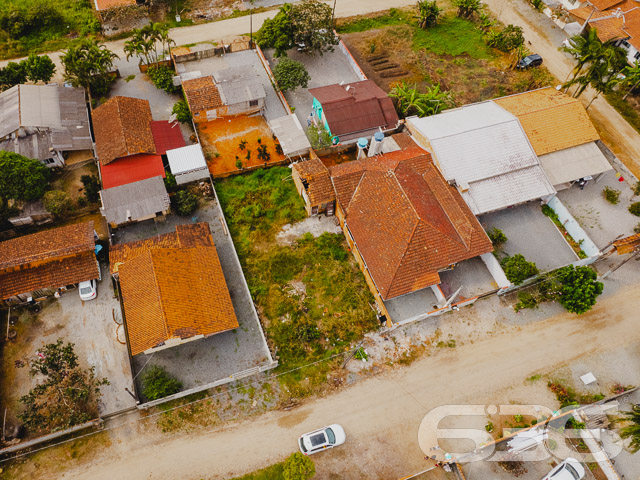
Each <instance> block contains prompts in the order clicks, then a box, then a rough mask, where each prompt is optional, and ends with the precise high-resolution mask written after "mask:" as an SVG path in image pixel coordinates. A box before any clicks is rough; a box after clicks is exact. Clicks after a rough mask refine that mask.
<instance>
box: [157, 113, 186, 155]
mask: <svg viewBox="0 0 640 480" xmlns="http://www.w3.org/2000/svg"><path fill="white" fill-rule="evenodd" d="M151 132H152V133H153V140H154V143H155V144H156V154H157V155H166V154H167V150H173V149H174V148H180V147H184V146H185V145H186V143H185V141H184V138H183V137H182V132H181V131H180V125H179V124H178V123H176V122H174V123H169V122H167V121H166V120H154V121H153V122H151Z"/></svg>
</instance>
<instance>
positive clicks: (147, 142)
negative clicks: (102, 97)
mask: <svg viewBox="0 0 640 480" xmlns="http://www.w3.org/2000/svg"><path fill="white" fill-rule="evenodd" d="M91 117H92V119H93V130H94V133H95V138H96V152H97V154H98V159H99V160H100V163H102V164H103V165H107V164H108V163H111V162H113V161H114V160H116V159H117V158H121V157H127V156H129V155H136V154H138V153H149V154H152V153H156V144H155V141H154V139H153V133H152V131H151V121H152V118H151V107H150V106H149V101H148V100H141V99H139V98H131V97H113V98H111V99H109V100H107V101H106V102H105V103H103V104H102V105H100V106H99V107H98V108H96V109H95V110H94V111H93V112H92V114H91Z"/></svg>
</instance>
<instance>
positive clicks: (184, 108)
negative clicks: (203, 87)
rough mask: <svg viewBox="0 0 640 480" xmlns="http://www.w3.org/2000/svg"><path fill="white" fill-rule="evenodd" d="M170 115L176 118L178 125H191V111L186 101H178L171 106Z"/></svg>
mask: <svg viewBox="0 0 640 480" xmlns="http://www.w3.org/2000/svg"><path fill="white" fill-rule="evenodd" d="M171 113H173V114H174V115H175V116H176V119H177V120H178V121H179V122H180V123H191V110H189V104H188V103H187V102H186V100H180V101H179V102H176V103H175V104H174V105H173V108H172V109H171Z"/></svg>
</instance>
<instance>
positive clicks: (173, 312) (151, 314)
mask: <svg viewBox="0 0 640 480" xmlns="http://www.w3.org/2000/svg"><path fill="white" fill-rule="evenodd" d="M120 287H121V290H122V302H123V305H124V310H125V319H126V322H127V331H128V334H129V344H130V346H131V354H132V355H137V354H139V353H142V352H144V351H146V350H148V349H150V348H153V347H157V346H160V345H162V344H163V343H164V342H165V341H167V340H169V339H172V338H181V339H187V338H190V337H193V336H196V335H204V336H207V335H213V334H216V333H221V332H225V331H227V330H232V329H234V328H237V327H238V326H239V325H238V320H237V318H236V314H235V312H234V309H233V304H232V303H231V296H230V294H229V290H228V288H227V283H226V281H225V278H224V274H223V272H222V266H221V265H220V260H219V258H218V254H217V252H216V248H215V247H213V246H210V247H188V248H156V249H152V250H147V251H146V253H144V254H142V255H140V256H138V257H136V258H134V259H133V260H130V261H128V262H126V263H124V264H123V265H121V266H120Z"/></svg>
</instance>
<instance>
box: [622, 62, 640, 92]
mask: <svg viewBox="0 0 640 480" xmlns="http://www.w3.org/2000/svg"><path fill="white" fill-rule="evenodd" d="M622 74H623V75H624V76H625V79H624V83H625V85H627V86H629V85H631V84H633V87H631V88H630V89H629V91H628V92H627V93H625V94H624V97H622V100H626V99H627V97H628V96H629V95H630V94H631V92H633V91H634V90H635V89H636V87H637V86H638V85H639V84H640V63H639V62H638V61H637V60H636V62H635V63H634V64H633V67H631V66H629V65H627V66H626V67H624V68H623V69H622Z"/></svg>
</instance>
